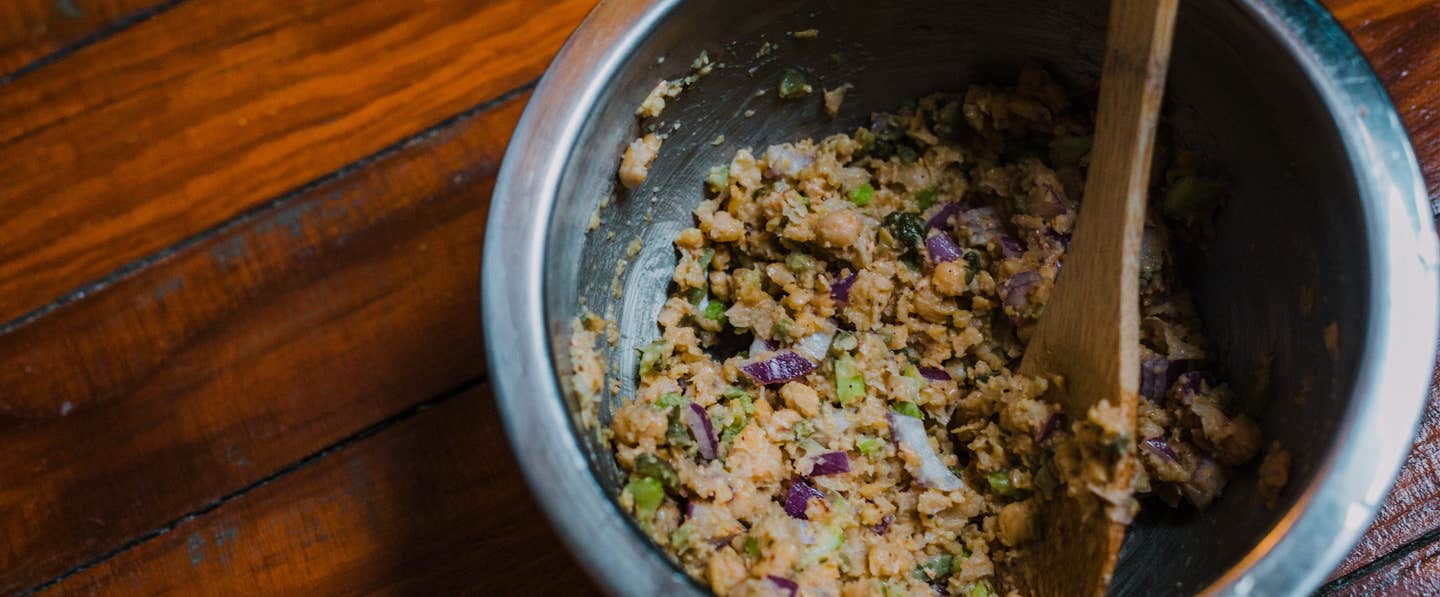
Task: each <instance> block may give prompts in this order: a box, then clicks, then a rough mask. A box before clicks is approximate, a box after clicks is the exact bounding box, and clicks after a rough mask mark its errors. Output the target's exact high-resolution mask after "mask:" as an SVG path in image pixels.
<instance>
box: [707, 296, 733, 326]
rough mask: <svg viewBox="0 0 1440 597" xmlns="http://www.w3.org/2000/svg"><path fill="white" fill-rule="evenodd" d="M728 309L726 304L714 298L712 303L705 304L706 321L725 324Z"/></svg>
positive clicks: (711, 300)
mask: <svg viewBox="0 0 1440 597" xmlns="http://www.w3.org/2000/svg"><path fill="white" fill-rule="evenodd" d="M728 308H729V307H726V306H725V303H723V302H721V301H718V300H715V299H713V298H712V299H710V302H707V303H705V312H704V315H705V319H709V320H711V321H720V322H723V321H725V309H728Z"/></svg>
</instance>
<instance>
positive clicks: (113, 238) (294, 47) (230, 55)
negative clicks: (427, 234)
mask: <svg viewBox="0 0 1440 597" xmlns="http://www.w3.org/2000/svg"><path fill="white" fill-rule="evenodd" d="M591 5H592V1H591V0H557V1H555V2H551V3H549V4H548V5H546V6H544V7H543V8H540V7H537V6H535V4H534V3H532V2H530V1H528V0H486V1H481V2H440V1H426V2H393V1H390V0H291V1H287V2H276V3H268V4H266V5H265V9H264V10H257V9H255V7H254V6H253V5H252V4H251V3H249V2H229V1H223V0H192V1H190V2H186V3H184V4H181V5H180V6H178V7H176V8H174V9H172V10H169V11H166V12H165V13H164V14H162V15H160V16H158V17H156V18H154V19H150V20H147V21H145V22H143V23H141V24H139V25H137V26H135V27H133V28H131V29H129V30H127V31H126V32H125V33H124V34H123V35H118V36H115V37H112V38H110V39H107V40H105V41H103V42H101V43H97V44H95V45H93V46H89V47H87V48H85V49H84V50H82V51H79V52H77V53H75V54H74V55H72V56H70V57H68V58H66V59H65V60H63V61H61V62H59V63H57V64H54V65H51V66H49V67H47V68H46V69H44V70H43V71H40V72H37V73H34V74H33V75H31V76H27V77H22V78H20V79H18V80H16V81H15V82H13V83H12V84H10V85H8V86H6V87H5V89H4V93H0V180H4V181H6V184H5V185H3V186H0V239H4V242H3V243H0V321H5V320H9V319H11V318H14V317H17V316H20V315H21V314H23V313H26V312H30V311H32V310H34V309H36V308H38V307H40V306H41V305H44V304H46V303H47V302H49V301H52V300H54V299H55V297H57V296H61V295H64V294H66V293H72V291H74V290H76V289H77V288H80V287H82V285H84V284H86V283H87V282H90V281H92V280H95V279H97V278H100V277H102V276H105V275H107V274H110V273H111V272H114V271H116V269H117V268H120V267H121V266H122V265H124V264H126V263H128V262H131V261H133V260H135V259H137V258H140V257H142V256H144V255H148V254H151V253H154V252H156V251H158V250H160V249H163V248H165V247H167V246H169V245H171V244H173V243H175V242H176V241H179V240H181V239H183V238H185V237H187V236H189V235H191V234H194V233H195V232H196V231H199V230H203V229H206V228H208V227H210V226H213V225H214V224H216V223H218V222H221V221H224V220H226V219H229V218H231V217H234V216H236V215H237V214H240V213H242V212H245V211H246V210H248V209H251V208H253V207H255V206H256V205H258V204H260V203H262V202H264V201H266V200H268V199H270V198H272V197H274V196H276V195H278V194H280V193H283V192H285V191H287V190H289V189H291V188H294V187H296V186H297V185H300V184H303V183H305V182H307V181H310V180H312V179H314V178H316V177H318V176H320V175H323V174H325V173H327V172H330V171H332V170H334V169H336V168H339V167H340V166H343V165H345V164H347V163H350V162H352V161H354V160H356V159H358V158H360V157H362V156H366V155H369V154H371V153H374V152H375V151H377V150H379V149H381V148H383V147H385V146H387V145H389V144H391V143H393V142H395V141H396V140H399V139H402V138H404V137H406V136H407V135H410V134H413V133H414V132H415V131H419V130H421V129H424V128H426V127H429V126H432V125H434V124H435V123H437V122H439V121H440V120H442V119H444V118H446V117H448V116H450V115H452V114H455V113H456V112H459V111H461V110H464V109H465V108H468V107H470V106H473V105H475V104H476V103H478V102H480V101H483V100H484V99H485V98H487V97H493V96H495V95H497V94H499V93H502V92H504V91H506V90H508V89H513V88H515V87H517V86H519V85H521V84H523V83H525V82H526V81H530V80H533V79H534V78H535V77H537V76H539V74H540V73H541V72H542V71H543V69H544V67H545V65H546V64H547V63H548V62H549V60H550V56H551V55H552V54H553V53H554V51H555V50H556V49H558V47H559V46H560V44H561V42H563V41H564V39H565V38H566V36H567V35H568V34H569V32H570V31H571V30H572V29H573V28H574V26H575V25H576V24H577V23H578V22H579V20H580V18H581V17H582V16H583V15H584V13H585V12H586V11H587V10H588V9H589V8H590V6H591ZM72 297H73V295H72Z"/></svg>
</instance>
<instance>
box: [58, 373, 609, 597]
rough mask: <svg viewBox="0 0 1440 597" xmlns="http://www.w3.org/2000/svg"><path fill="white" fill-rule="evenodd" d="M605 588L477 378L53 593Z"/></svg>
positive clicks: (553, 591)
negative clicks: (531, 478)
mask: <svg viewBox="0 0 1440 597" xmlns="http://www.w3.org/2000/svg"><path fill="white" fill-rule="evenodd" d="M96 593H104V594H108V595H156V594H166V593H175V594H209V595H275V594H279V595H298V594H305V595H359V594H373V593H380V594H393V595H453V594H476V595H560V594H565V595H575V594H582V595H583V594H598V592H597V591H595V589H594V588H593V585H591V584H590V581H589V580H588V579H587V578H586V577H585V573H584V572H582V571H581V569H580V568H579V566H578V565H577V564H576V563H575V562H574V560H573V559H572V558H571V557H570V555H569V554H568V552H567V551H566V550H565V549H564V547H563V546H561V545H560V542H559V540H558V539H557V538H556V537H555V536H554V535H553V534H552V532H551V531H550V527H549V525H548V523H546V521H545V517H544V516H543V515H542V514H541V513H540V511H539V509H538V508H537V507H536V506H535V504H534V502H533V501H532V499H531V497H530V493H529V492H528V491H527V490H526V489H525V488H524V486H523V481H522V480H521V477H520V471H519V469H518V467H517V465H516V463H515V459H514V457H513V456H512V455H511V453H510V450H509V448H508V446H507V445H506V441H505V434H504V432H503V430H502V429H501V428H500V416H499V413H498V412H496V410H495V405H494V403H493V402H492V399H491V397H490V394H489V392H488V391H487V390H486V389H485V388H484V387H480V388H476V389H474V390H471V391H468V392H465V393H464V394H462V395H460V396H458V397H456V398H453V399H450V400H448V401H445V402H443V403H441V404H438V405H436V406H434V407H433V408H430V409H428V410H426V411H424V412H421V413H420V414H418V415H415V416H414V417H413V418H411V419H409V420H405V421H402V422H400V423H398V424H395V425H393V426H391V427H389V428H387V429H385V430H383V431H381V432H379V433H378V434H376V435H375V436H374V437H371V438H368V439H366V440H364V441H361V442H357V443H355V444H353V445H349V446H346V447H344V448H343V449H340V450H338V451H336V452H335V453H333V454H329V455H327V456H326V457H325V458H323V459H321V460H320V461H318V462H316V463H314V464H313V465H311V466H309V467H307V468H304V469H301V470H299V471H297V472H295V473H292V474H289V475H286V476H284V477H282V478H280V479H277V480H276V481H274V482H272V483H269V484H267V485H264V486H262V487H260V488H258V489H256V490H254V491H252V492H250V493H248V494H246V495H243V496H241V497H239V498H236V499H234V500H233V501H230V502H227V503H225V504H223V505H221V506H220V507H219V508H218V509H216V510H215V511H214V512H211V513H209V514H207V515H205V516H203V517H200V518H197V519H194V520H188V521H185V522H184V523H181V524H180V525H178V526H176V527H175V528H174V529H171V530H170V531H169V532H167V533H165V534H164V535H160V536H158V537H155V538H154V539H152V540H150V541H147V542H146V543H144V544H141V545H140V546H138V547H136V548H134V549H131V550H129V551H127V552H125V553H124V554H121V555H120V556H119V557H116V558H114V559H111V560H108V561H106V562H104V563H102V564H100V565H99V566H96V567H95V568H91V569H88V570H85V571H83V572H81V573H80V574H78V575H76V576H74V577H72V578H69V579H66V580H65V581H63V582H61V583H60V584H58V585H56V586H55V587H54V588H53V590H50V591H47V592H46V593H45V594H57V595H93V594H96Z"/></svg>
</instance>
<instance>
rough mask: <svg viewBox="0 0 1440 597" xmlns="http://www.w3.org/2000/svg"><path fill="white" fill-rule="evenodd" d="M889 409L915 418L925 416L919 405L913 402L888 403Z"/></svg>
mask: <svg viewBox="0 0 1440 597" xmlns="http://www.w3.org/2000/svg"><path fill="white" fill-rule="evenodd" d="M890 410H893V411H895V412H897V413H900V414H902V415H905V416H907V417H915V418H917V419H924V418H925V413H924V412H922V411H921V410H920V407H919V406H916V405H915V403H914V402H897V403H895V404H892V405H890Z"/></svg>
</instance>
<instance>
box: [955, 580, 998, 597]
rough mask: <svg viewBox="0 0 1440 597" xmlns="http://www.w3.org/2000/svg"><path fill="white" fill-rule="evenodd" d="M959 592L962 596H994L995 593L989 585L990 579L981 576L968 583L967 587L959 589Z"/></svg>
mask: <svg viewBox="0 0 1440 597" xmlns="http://www.w3.org/2000/svg"><path fill="white" fill-rule="evenodd" d="M960 594H961V595H963V596H964V597H995V595H996V593H995V589H994V588H992V587H991V586H990V581H989V580H986V579H983V578H982V579H980V580H977V581H975V582H973V583H970V587H969V588H968V589H966V588H962V589H960Z"/></svg>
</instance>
